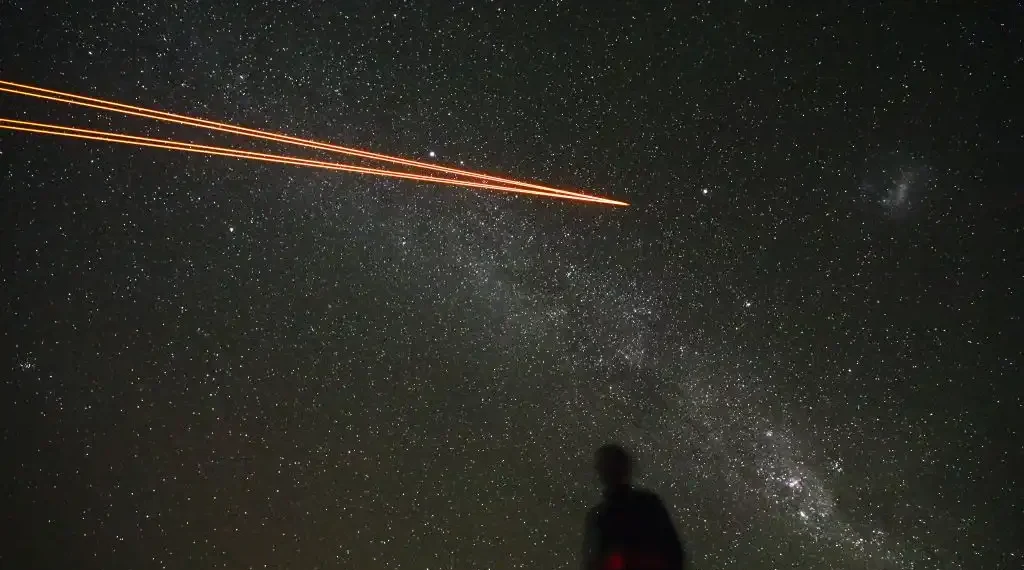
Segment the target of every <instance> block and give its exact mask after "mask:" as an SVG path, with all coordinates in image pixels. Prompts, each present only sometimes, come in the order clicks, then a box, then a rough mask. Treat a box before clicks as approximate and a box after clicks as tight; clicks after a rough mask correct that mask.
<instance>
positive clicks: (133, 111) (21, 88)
mask: <svg viewBox="0 0 1024 570" xmlns="http://www.w3.org/2000/svg"><path fill="white" fill-rule="evenodd" d="M0 85H6V86H8V87H0V92H6V93H11V94H15V95H25V96H28V97H36V98H39V99H45V100H49V101H55V102H59V103H67V104H71V105H80V106H85V107H90V108H94V109H100V110H104V111H113V112H118V113H123V114H127V115H134V116H139V117H145V118H149V119H155V120H159V121H165V122H170V123H177V124H182V125H188V126H194V127H202V128H206V129H210V130H215V131H221V132H227V133H232V134H238V135H244V136H249V137H254V138H259V139H264V140H271V141H275V142H281V143H287V144H293V145H298V146H304V147H308V148H316V149H319V150H329V151H332V152H337V153H341V154H347V155H350V156H358V157H361V158H369V159H374V160H380V161H383V162H390V163H393V164H402V165H405V166H412V167H415V168H422V169H425V170H433V171H437V172H444V173H447V174H453V175H459V176H468V177H471V178H477V179H482V180H489V181H491V182H499V183H502V184H503V185H506V186H505V187H508V186H519V187H524V188H532V189H534V190H541V191H544V192H546V193H554V194H562V195H567V196H576V197H579V198H591V199H592V200H588V201H596V202H599V203H603V204H608V205H614V206H628V205H629V204H628V203H627V202H621V201H619V200H612V199H609V198H602V197H599V196H592V195H589V194H584V193H581V192H572V191H569V190H562V189H559V188H553V187H550V186H543V185H540V184H533V183H529V182H522V181H517V180H513V179H510V178H502V177H499V176H492V175H489V174H484V173H481V172H473V171H469V170H462V169H458V168H452V167H447V166H441V165H437V164H431V163H428V162H421V161H417V160H410V159H406V158H401V157H397V156H390V155H386V154H380V153H376V152H370V151H366V150H361V149H357V148H350V147H344V146H340V145H335V144H329V143H323V142H318V141H314V140H309V139H302V138H299V137H293V136H289V135H284V134H279V133H272V132H266V131H260V130H257V129H251V128H247V127H239V126H236V125H231V124H228V123H220V122H217V121H210V120H207V119H198V118H194V117H189V116H186V115H179V114H177V113H168V112H165V111H157V110H154V109H147V108H145V107H138V106H134V105H126V104H123V103H117V102H115V101H107V100H104V99H98V98H95V97H86V96H84V95H76V94H73V93H65V92H62V91H55V90H52V89H44V88H42V87H35V86H32V85H25V84H21V83H15V82H12V81H4V80H0Z"/></svg>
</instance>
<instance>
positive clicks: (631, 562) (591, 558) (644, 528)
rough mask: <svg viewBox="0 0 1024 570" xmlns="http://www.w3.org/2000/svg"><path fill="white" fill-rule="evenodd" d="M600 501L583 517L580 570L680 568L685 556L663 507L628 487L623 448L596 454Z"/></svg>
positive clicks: (644, 492)
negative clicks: (600, 490)
mask: <svg viewBox="0 0 1024 570" xmlns="http://www.w3.org/2000/svg"><path fill="white" fill-rule="evenodd" d="M594 460H595V462H594V463H595V468H596V469H597V475H598V477H599V478H600V480H601V485H602V487H603V493H604V498H603V499H602V500H601V502H600V503H599V504H598V505H597V506H596V507H594V508H593V509H591V510H590V512H589V513H587V521H586V526H585V527H584V531H583V560H582V562H583V564H582V570H681V569H682V568H684V566H685V562H686V555H685V551H684V548H683V542H682V540H680V538H679V535H678V534H677V533H676V529H675V526H674V525H673V524H672V519H671V517H670V516H669V514H668V510H666V509H665V505H664V503H662V501H661V499H660V498H659V497H658V496H657V495H655V494H654V493H652V492H650V491H647V490H644V489H637V488H635V487H633V486H632V484H631V481H632V473H633V461H632V458H631V457H630V456H629V453H628V452H626V450H625V449H623V448H622V447H621V446H618V445H615V444H608V445H604V446H602V447H601V448H600V449H598V450H597V452H596V453H595V454H594Z"/></svg>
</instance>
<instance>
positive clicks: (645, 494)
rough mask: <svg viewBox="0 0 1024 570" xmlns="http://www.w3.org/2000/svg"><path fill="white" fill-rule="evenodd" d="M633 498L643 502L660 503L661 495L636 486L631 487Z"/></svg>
mask: <svg viewBox="0 0 1024 570" xmlns="http://www.w3.org/2000/svg"><path fill="white" fill-rule="evenodd" d="M633 499H634V500H636V501H640V502H643V503H650V504H658V505H660V504H662V501H661V497H660V496H659V495H658V494H657V493H655V492H654V491H652V490H650V489H644V488H643V487H636V488H634V489H633Z"/></svg>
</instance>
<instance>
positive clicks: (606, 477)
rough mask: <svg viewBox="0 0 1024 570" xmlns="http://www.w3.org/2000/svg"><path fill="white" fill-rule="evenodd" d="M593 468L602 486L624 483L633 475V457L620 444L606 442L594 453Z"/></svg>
mask: <svg viewBox="0 0 1024 570" xmlns="http://www.w3.org/2000/svg"><path fill="white" fill-rule="evenodd" d="M594 468H595V469H596V470H597V476H598V477H599V478H600V479H601V485H603V486H604V487H614V486H616V485H624V484H627V483H629V481H630V478H631V477H632V475H633V459H632V458H631V457H630V456H629V452H627V451H626V450H625V449H624V448H623V447H622V446H621V445H618V444H615V443H607V444H605V445H602V446H601V447H599V448H598V449H597V452H595V453H594Z"/></svg>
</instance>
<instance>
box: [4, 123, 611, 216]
mask: <svg viewBox="0 0 1024 570" xmlns="http://www.w3.org/2000/svg"><path fill="white" fill-rule="evenodd" d="M0 129H6V130H10V131H21V132H27V133H35V134H44V135H56V136H63V137H70V138H76V139H84V140H93V141H104V142H114V143H121V144H127V145H134V146H142V147H150V148H162V149H166V150H179V151H184V152H193V153H199V154H207V155H214V156H230V157H234V158H246V159H249V160H259V161H263V162H273V163H279V164H291V165H295V166H306V167H313V168H324V169H327V170H340V171H344V172H354V173H357V174H372V175H376V176H384V177H389V178H401V179H405V180H416V181H420V182H434V183H441V184H448V185H453V186H464V187H467V188H475V189H479V190H495V191H500V192H511V193H516V194H527V195H532V196H543V197H545V198H558V199H562V200H573V201H578V202H594V203H604V202H602V200H603V199H601V198H597V197H593V196H570V195H566V194H556V193H552V192H542V191H540V190H531V189H529V188H516V187H512V186H501V185H497V184H488V183H485V182H473V181H470V180H457V179H452V178H439V177H436V176H427V175H423V174H415V173H412V172H399V171H395V170H385V169H381V168H369V167H365V166H356V165H351V164H339V163H334V162H324V161H320V160H311V159H306V158H298V157H293V156H285V155H276V154H269V153H262V152H253V151H247V150H238V149H233V148H227V147H218V146H210V145H200V144H194V143H184V142H178V141H171V140H164V139H154V138H149V137H139V136H133V135H124V134H120V133H111V132H106V131H96V130H91V129H80V128H77V127H65V126H61V125H51V124H46V123H36V122H32V121H19V120H14V119H3V118H0Z"/></svg>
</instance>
